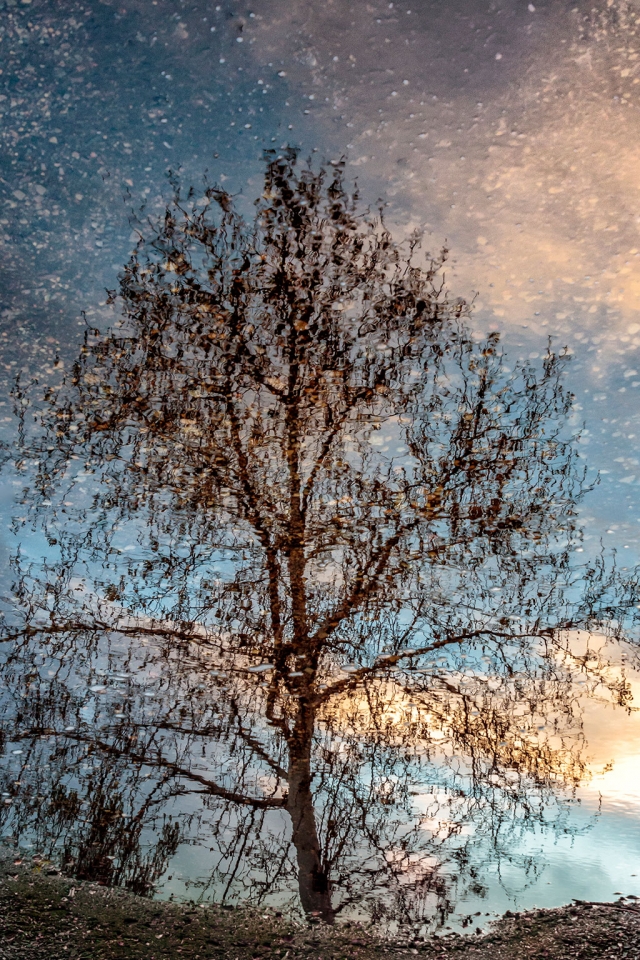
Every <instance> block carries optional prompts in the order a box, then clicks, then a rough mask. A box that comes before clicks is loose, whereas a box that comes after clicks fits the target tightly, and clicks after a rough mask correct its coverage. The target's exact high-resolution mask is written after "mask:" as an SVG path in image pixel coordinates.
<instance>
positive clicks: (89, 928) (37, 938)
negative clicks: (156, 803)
mask: <svg viewBox="0 0 640 960" xmlns="http://www.w3.org/2000/svg"><path fill="white" fill-rule="evenodd" d="M394 956H399V957H400V956H401V957H405V956H406V957H407V958H409V957H411V956H421V957H423V958H424V960H429V958H434V960H436V958H439V960H446V958H448V957H451V958H455V960H538V958H551V960H564V958H566V960H568V958H585V960H586V958H615V960H618V958H620V960H622V958H625V960H640V901H638V904H637V905H636V904H635V903H634V902H633V901H631V900H624V901H623V900H620V901H617V902H616V903H611V904H589V903H578V904H575V905H573V906H570V907H562V908H559V909H557V910H536V911H533V912H530V913H523V914H520V915H511V916H505V917H504V918H502V919H501V920H500V921H498V922H497V923H496V924H494V926H493V927H492V929H491V931H490V932H488V933H485V934H482V935H477V934H472V935H467V936H458V935H454V934H450V935H448V936H439V937H432V938H429V939H427V940H420V941H406V940H405V941H394V942H389V941H381V940H379V939H377V938H376V937H375V936H374V935H372V934H370V933H369V932H368V931H367V929H366V928H365V927H362V926H353V925H352V926H351V927H346V926H341V927H337V928H335V929H328V928H326V927H323V926H322V925H314V926H307V925H296V924H295V923H294V922H293V921H289V920H286V919H285V918H282V917H278V916H276V915H275V914H274V913H273V912H272V911H266V910H263V911H257V910H255V909H251V910H249V909H223V908H220V907H215V906H212V907H205V908H202V907H199V906H197V905H194V904H172V903H160V902H157V901H151V900H145V899H142V898H139V897H136V896H134V895H132V894H129V893H126V892H123V891H120V890H110V889H107V888H104V887H100V886H97V885H95V884H91V883H79V882H77V881H72V880H69V879H68V878H64V877H62V876H59V875H57V874H56V873H55V872H54V871H53V869H52V868H50V866H49V865H47V864H42V863H36V864H34V863H33V862H28V861H27V862H14V860H13V859H12V858H10V859H7V858H4V859H0V960H59V958H65V960H66V958H69V960H112V958H113V960H116V958H128V960H138V958H144V960H217V958H220V960H318V958H323V960H324V958H327V960H374V958H375V960H382V958H384V957H389V958H392V957H394Z"/></svg>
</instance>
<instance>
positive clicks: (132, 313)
mask: <svg viewBox="0 0 640 960" xmlns="http://www.w3.org/2000/svg"><path fill="white" fill-rule="evenodd" d="M147 234H148V235H147V238H146V239H145V240H144V241H141V242H140V244H139V246H138V249H137V252H136V253H135V255H134V256H133V257H132V259H131V261H130V262H129V264H128V265H127V267H126V268H125V270H124V273H123V275H122V278H121V284H120V291H119V294H118V296H117V297H115V295H114V299H116V300H117V302H118V303H119V304H120V305H121V308H122V319H121V321H120V322H119V323H117V324H116V325H115V327H114V328H113V329H111V330H109V331H107V332H106V333H101V332H100V331H99V330H94V329H89V330H88V331H87V336H86V340H85V344H84V346H83V348H82V352H81V355H80V357H79V359H78V360H77V362H76V364H75V366H74V367H73V370H72V372H71V374H69V375H68V376H67V378H66V380H65V382H64V383H62V385H60V386H58V387H56V388H53V387H51V388H50V389H49V390H48V391H47V393H46V396H45V398H44V400H43V401H42V402H40V404H39V405H38V404H37V403H36V404H35V406H29V405H28V404H26V402H25V403H23V402H22V401H26V397H23V396H22V394H21V393H20V392H19V393H18V397H17V399H18V400H19V401H20V404H21V409H22V410H23V411H26V413H25V414H24V417H23V421H22V431H21V444H22V447H21V450H20V456H21V458H22V460H21V463H20V464H19V466H20V468H21V469H23V470H24V471H25V472H27V473H29V471H32V472H31V474H30V476H31V478H32V479H31V481H29V483H30V485H29V487H28V492H27V493H25V496H24V500H27V501H28V502H29V503H30V504H31V507H32V512H33V516H34V518H35V523H36V525H37V528H38V529H39V530H41V531H42V532H43V534H44V535H46V538H47V540H48V544H49V548H48V551H47V556H46V559H45V560H44V561H43V562H42V563H41V564H35V563H33V564H31V565H29V564H28V563H27V562H26V561H25V560H24V558H23V559H22V560H20V559H17V560H16V564H15V601H14V603H13V604H12V606H11V607H10V610H9V612H8V613H7V617H6V624H5V639H6V643H5V648H6V651H7V652H6V654H5V659H4V666H3V670H4V682H5V689H6V696H5V698H4V702H3V715H2V716H3V719H2V726H3V731H4V737H5V751H6V754H7V757H8V761H7V764H6V766H5V768H4V769H5V775H6V778H7V780H6V782H7V788H6V789H7V792H8V793H9V794H11V797H13V802H11V803H7V804H6V805H5V806H6V811H5V818H6V824H5V828H6V830H7V831H9V833H11V834H12V835H13V836H14V837H26V836H31V837H32V838H35V842H36V845H37V846H38V847H39V848H40V849H42V850H52V849H56V850H58V851H61V852H62V855H63V856H64V858H66V862H67V863H68V865H69V866H70V867H73V868H74V869H75V870H76V871H77V873H78V874H79V875H81V876H85V877H88V876H90V877H95V878H97V879H100V880H102V881H103V882H108V883H123V884H125V885H128V886H131V887H133V888H134V889H137V890H141V891H146V890H149V889H151V888H152V887H153V884H154V882H156V881H157V879H158V877H159V876H160V875H161V874H162V872H163V870H164V869H165V866H166V863H167V861H168V859H169V858H170V857H171V855H172V854H173V853H175V851H176V850H177V849H178V846H179V845H180V843H181V842H182V841H184V840H185V839H191V840H194V839H195V838H196V837H203V836H204V837H206V839H207V840H208V842H209V843H210V844H211V882H212V883H213V884H214V885H215V890H216V895H217V896H218V897H222V896H224V897H234V896H237V895H245V896H251V897H253V898H254V899H261V898H269V897H273V896H275V895H276V894H277V893H278V892H279V891H283V890H291V889H292V887H291V883H292V881H293V880H295V881H297V890H298V893H299V900H300V903H301V905H302V907H303V909H304V911H305V912H306V913H307V914H308V915H314V916H319V917H321V918H323V919H324V920H326V921H332V920H333V919H334V918H335V917H336V915H337V914H338V913H340V912H341V911H342V912H344V911H345V910H346V909H347V908H354V905H355V907H357V908H358V909H359V910H362V911H365V912H368V913H369V914H370V915H373V916H379V917H381V916H386V917H388V918H393V919H395V920H398V921H408V920H411V921H419V920H420V918H421V917H424V916H429V915H431V914H433V913H434V911H435V909H436V908H438V909H439V910H440V911H441V912H444V913H446V911H447V909H449V907H450V904H451V898H452V896H453V892H454V890H455V886H456V884H464V883H471V884H478V883H480V882H481V878H480V877H479V875H478V869H479V868H478V862H477V861H478V859H479V857H478V851H479V850H481V849H482V848H483V845H484V847H485V848H486V850H487V853H489V851H493V852H492V854H491V855H492V856H497V855H505V856H508V855H509V841H510V837H511V834H512V832H513V831H518V830H520V829H522V828H523V826H524V827H526V824H527V823H530V822H532V821H534V822H540V821H544V820H545V817H546V812H545V811H546V798H547V797H548V795H549V794H550V791H551V790H552V788H553V787H554V786H558V785H560V786H563V785H573V784H577V783H578V782H579V781H580V779H581V778H582V776H583V775H584V773H585V765H584V758H583V749H582V740H581V733H580V716H579V708H578V705H577V704H578V700H577V694H576V687H575V686H574V684H573V682H572V681H573V680H576V679H578V678H581V679H582V680H583V681H586V687H587V689H589V690H590V691H591V692H592V693H593V694H594V695H595V694H597V693H599V692H601V693H602V695H603V696H608V697H613V698H614V699H615V700H616V701H617V702H618V703H621V704H622V705H624V704H625V703H627V702H628V699H629V689H628V686H627V684H626V681H625V679H624V676H623V675H622V674H620V673H619V672H614V671H612V670H611V669H610V668H609V666H608V665H607V661H606V656H605V655H604V653H602V652H601V653H600V654H598V653H595V652H594V651H590V652H589V651H588V652H587V653H584V651H583V652H582V653H577V652H576V647H575V645H572V637H573V635H574V632H575V630H576V629H577V628H582V629H586V630H593V631H596V632H598V633H599V634H600V635H604V636H606V637H609V638H610V639H612V640H615V639H617V638H618V637H619V636H620V635H621V631H622V626H621V624H622V623H623V614H625V615H626V614H627V613H629V611H630V609H631V603H632V600H633V597H634V584H633V583H629V582H628V581H627V583H626V584H623V583H621V582H620V581H619V580H618V579H617V577H616V576H615V575H614V574H613V573H611V572H608V571H607V569H606V567H605V565H604V564H603V563H602V562H600V561H597V562H594V563H591V564H584V563H583V564H582V565H579V564H578V563H576V557H575V550H576V548H577V547H578V546H579V543H580V540H581V533H580V529H579V526H578V523H577V506H578V503H579V501H580V500H581V498H582V496H583V494H584V492H585V486H584V476H583V472H582V468H581V466H580V464H579V462H578V460H577V455H576V453H575V450H574V446H573V443H572V438H571V437H570V436H569V434H568V433H567V427H566V418H567V414H568V412H569V409H570V406H571V400H572V398H571V396H570V395H569V394H568V393H567V392H566V391H565V390H564V388H563V386H562V370H563V366H564V363H565V358H564V356H563V355H557V354H555V353H554V352H552V350H551V349H549V351H548V353H547V354H546V356H545V357H544V359H543V361H542V365H541V367H540V369H534V368H533V367H531V366H530V365H528V364H518V365H516V366H515V368H514V369H509V368H508V367H507V366H506V363H505V359H504V357H503V355H502V352H501V350H500V347H499V344H498V338H497V336H490V337H489V338H488V339H486V340H483V341H477V340H474V339H473V338H472V336H471V335H470V333H469V330H468V325H467V322H468V317H469V309H468V307H467V305H466V304H465V303H464V302H462V301H460V300H452V299H450V298H449V297H448V295H447V293H446V291H445V289H444V286H443V283H442V281H441V279H440V278H441V275H442V274H441V268H442V264H443V259H442V258H441V259H438V260H436V261H429V260H427V261H426V262H425V265H424V266H422V267H420V266H418V265H417V258H418V252H419V243H418V239H417V238H414V239H413V240H412V241H411V242H410V243H409V244H408V245H407V246H406V247H402V246H399V245H398V244H397V243H395V242H394V241H393V240H392V238H391V236H390V235H389V233H388V232H387V230H386V229H385V226H384V223H383V222H382V220H381V219H380V218H378V217H374V216H373V215H370V214H361V213H359V212H358V210H357V200H356V198H353V197H352V196H350V195H349V193H348V192H347V190H346V189H345V187H344V185H343V179H342V170H341V167H340V166H334V167H333V168H328V169H327V170H322V171H320V172H319V173H315V172H313V171H312V170H311V169H309V168H302V169H301V168H300V167H299V166H298V165H297V162H296V158H295V156H294V155H293V154H292V153H291V154H288V155H286V156H284V157H275V156H269V157H267V167H266V176H265V188H264V192H263V195H262V197H261V198H260V200H259V201H258V203H257V212H256V217H255V222H254V224H253V225H248V224H247V223H245V222H244V221H243V220H242V219H241V218H240V216H239V215H238V214H237V212H236V211H235V209H234V203H233V199H232V198H231V197H230V196H228V195H227V194H226V193H224V192H223V191H222V190H219V189H217V188H208V189H207V190H206V202H203V201H199V202H197V203H194V202H193V201H192V198H191V196H190V197H188V198H187V199H186V200H184V199H182V198H181V197H180V194H179V191H177V192H176V196H175V199H174V201H173V203H172V204H171V205H170V206H169V207H168V209H167V211H166V216H165V218H164V219H163V220H162V221H161V222H158V223H155V224H152V225H150V227H149V228H148V229H147ZM34 411H35V414H36V420H37V427H36V433H35V434H34V432H33V430H32V429H31V428H30V426H29V424H30V423H32V422H33V421H32V413H33V412H34ZM34 461H35V463H34ZM34 477H35V479H34ZM602 650H603V651H604V652H605V653H606V645H605V646H604V647H603V648H602ZM580 689H581V690H584V689H585V686H583V687H581V688H580ZM17 751H22V752H17ZM11 797H9V798H8V799H9V800H11ZM554 816H557V811H555V812H554ZM470 845H472V846H473V848H474V850H475V853H474V855H473V856H471V855H470ZM145 850H146V851H147V853H145V852H144V851H145ZM533 866H534V867H535V864H533Z"/></svg>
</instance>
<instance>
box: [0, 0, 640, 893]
mask: <svg viewBox="0 0 640 960" xmlns="http://www.w3.org/2000/svg"><path fill="white" fill-rule="evenodd" d="M639 26H640V4H638V3H637V2H631V0H629V2H627V0H616V2H614V3H612V4H607V3H605V2H597V3H595V4H594V3H593V2H591V0H590V2H588V3H587V2H584V3H578V4H576V5H574V6H570V5H560V4H555V3H538V2H535V3H531V4H528V3H526V2H524V0H520V2H517V3H516V2H513V0H505V2H502V3H497V2H496V3H490V2H486V3H483V4H479V3H476V2H471V0H456V2H447V3H444V2H435V3H427V2H420V3H413V2H412V0H407V2H403V3H388V2H370V3H362V4H357V5H356V4H353V3H351V2H347V0H341V2H337V0H336V2H326V3H323V4H321V5H320V4H316V5H310V4H307V3H301V2H283V0H270V2H268V3H267V2H265V0H257V2H255V3H253V4H249V5H248V4H246V3H240V2H239V3H229V2H223V3H220V4H216V3H213V2H211V3H209V2H207V3H205V2H202V0H196V2H191V3H188V4H187V3H179V2H164V0H157V2H156V0H144V2H142V0H138V2H127V0H116V2H113V3H107V2H98V0H96V2H95V3H91V4H87V3H75V2H71V0H70V2H68V3H65V4H64V10H63V11H61V10H60V9H56V7H55V5H53V4H51V3H49V2H46V0H31V2H24V0H22V2H20V0H0V38H1V41H0V61H2V63H1V66H2V70H1V72H0V115H1V117H0V119H1V127H0V143H2V149H1V150H0V203H1V204H2V208H1V210H0V228H1V230H0V243H2V247H1V251H2V258H3V283H2V291H1V293H0V295H1V297H2V303H1V304H0V336H2V338H3V370H2V373H3V375H4V383H5V386H6V385H8V384H9V383H10V382H11V378H12V377H13V376H14V375H15V373H16V371H22V372H23V373H24V374H25V375H26V376H32V375H33V376H39V377H41V378H45V379H46V378H47V377H48V376H51V375H53V373H54V372H55V371H56V370H60V369H62V368H64V365H65V364H67V365H68V364H69V362H70V358H72V357H73V356H74V355H75V352H76V349H77V346H78V344H79V342H80V338H81V336H82V333H83V328H84V323H83V321H82V320H81V319H80V312H81V311H85V312H86V315H87V317H88V318H89V319H90V320H91V321H92V322H96V323H97V324H99V325H101V324H106V323H107V322H109V320H110V319H113V318H114V313H113V308H110V307H109V306H108V305H107V304H106V303H105V300H106V296H105V288H111V287H113V286H115V283H116V278H117V274H118V272H119V271H120V270H121V269H122V265H123V263H124V262H125V260H126V259H127V256H128V254H129V252H130V250H131V248H132V245H133V244H134V242H135V240H136V236H137V235H136V233H135V230H134V229H133V228H132V224H131V223H130V215H131V213H132V212H136V213H138V214H139V211H140V207H141V205H142V204H144V205H145V209H146V210H147V211H149V212H156V211H158V210H159V209H160V208H161V207H162V205H163V201H164V198H166V197H167V196H168V195H169V189H168V185H167V181H166V173H167V171H168V170H169V169H173V170H176V169H181V171H182V173H181V176H182V178H183V180H184V182H186V183H190V182H193V183H196V184H199V183H200V182H201V176H202V173H203V171H204V170H205V169H208V171H209V175H210V177H211V179H213V180H217V181H218V182H219V183H221V184H223V185H224V187H225V188H226V189H228V190H229V191H231V192H234V193H236V192H237V193H241V194H242V197H244V198H246V210H247V211H250V210H251V209H252V207H251V204H252V202H253V199H254V198H255V196H256V195H257V193H258V191H259V189H260V186H261V159H260V158H261V155H262V151H263V149H264V148H265V147H272V146H273V147H275V148H277V149H281V148H283V147H284V146H285V145H287V144H293V145H299V146H300V147H301V149H302V153H303V155H305V154H307V153H312V152H313V151H316V156H317V157H320V158H327V157H328V158H337V157H339V156H343V155H344V156H345V157H346V158H347V166H346V171H347V176H349V177H353V178H357V180H358V184H359V189H360V193H361V196H362V198H363V200H364V201H365V202H368V203H371V204H372V205H375V203H376V201H377V200H378V198H379V197H382V198H383V199H384V201H385V203H386V204H387V206H386V217H387V222H388V224H389V226H390V227H391V228H392V230H393V232H394V234H395V235H397V236H402V235H406V234H408V233H409V232H410V231H411V230H413V229H414V228H416V227H417V228H420V229H424V230H425V232H426V236H427V242H428V246H429V247H430V249H431V250H432V251H433V252H434V253H435V252H437V251H438V250H439V248H440V247H441V246H442V245H443V244H445V243H446V245H447V246H448V248H449V250H450V261H449V266H448V268H447V271H446V275H447V281H448V284H449V286H450V288H451V290H452V293H453V294H454V295H455V296H464V297H466V298H469V299H470V298H472V297H473V296H474V295H476V294H477V296H476V301H475V308H474V324H475V327H476V329H477V331H478V332H483V333H486V332H487V331H489V330H499V331H500V332H501V334H502V336H503V341H504V343H505V346H506V350H507V354H508V356H509V358H510V360H513V361H514V360H515V359H517V358H521V357H522V358H524V357H529V358H531V359H533V360H536V359H539V358H540V357H541V356H542V355H543V354H544V351H545V347H546V339H547V337H549V336H551V337H553V338H554V342H555V343H556V344H558V345H564V344H566V345H568V347H569V348H570V350H571V352H572V353H573V355H574V360H573V362H572V364H571V365H570V369H569V372H568V382H569V385H570V387H571V388H572V390H573V391H574V393H575V395H576V402H575V404H574V414H573V422H574V424H575V425H576V426H578V425H579V424H581V423H582V422H583V421H584V422H585V423H586V429H585V431H584V435H583V438H582V439H581V443H580V450H581V453H582V455H583V456H584V457H585V459H586V462H587V464H588V466H589V470H590V471H591V475H593V476H594V475H595V473H596V472H597V471H599V472H600V475H601V482H600V485H599V486H598V487H597V488H596V490H595V491H594V492H593V494H592V495H591V497H590V498H589V499H588V500H587V501H586V504H585V507H584V508H583V510H584V517H585V523H586V533H587V538H590V540H589V539H588V540H587V543H590V544H591V547H593V546H594V545H597V544H598V543H599V542H600V540H601V539H602V540H603V541H604V543H605V544H606V545H607V546H608V547H615V548H616V549H617V550H618V551H619V555H620V557H621V560H620V562H621V563H622V564H623V565H624V564H627V563H628V564H631V563H633V562H636V561H637V559H638V553H639V552H640V538H639V536H638V530H639V526H638V525H639V524H640V504H638V494H637V491H638V484H640V455H639V454H638V437H639V436H640V411H639V410H638V399H637V398H638V391H639V390H640V356H639V355H638V349H639V348H640V236H639V229H640V203H639V199H640V196H639V194H640V180H639V176H638V170H640V117H639V114H638V103H639V101H638V91H639V90H640V38H639V33H638V32H639ZM241 202H242V201H241ZM1 402H3V403H4V406H2V407H0V420H2V419H3V416H5V417H6V423H7V424H8V425H9V426H10V421H11V418H10V416H9V404H8V403H7V402H6V400H5V398H4V396H3V398H2V401H1ZM2 411H5V413H4V414H3V413H2ZM10 545H11V541H10V540H9V537H8V535H7V534H5V536H4V549H5V550H8V549H9V547H10ZM591 547H587V549H591ZM633 689H634V693H636V694H637V696H636V701H635V702H636V703H638V702H639V697H640V687H639V686H638V684H637V683H634V684H633ZM637 717H638V715H637V714H632V715H631V716H627V715H626V714H622V713H621V711H619V710H617V711H616V710H614V709H613V708H611V707H604V706H602V705H600V706H598V705H593V704H589V705H587V706H586V727H585V733H586V737H587V740H588V742H589V749H590V755H591V758H592V761H593V764H594V769H596V770H597V769H598V768H602V767H603V766H604V765H605V764H607V763H609V762H610V761H611V760H614V761H615V763H614V767H613V769H612V770H611V771H609V772H605V773H599V774H597V775H596V776H595V777H594V779H593V780H592V782H591V784H590V785H588V786H586V787H585V788H584V790H585V792H584V796H583V803H584V805H585V806H586V807H589V808H590V809H595V808H596V806H597V803H598V801H599V791H602V794H603V795H604V797H605V806H604V808H603V809H604V812H603V814H602V816H601V817H600V820H599V821H598V822H599V826H598V827H597V828H596V834H597V830H598V829H600V830H602V831H603V833H602V836H603V837H604V836H606V838H607V839H606V843H608V844H614V843H615V842H617V841H615V839H614V838H615V837H616V836H619V835H620V831H619V830H618V827H617V826H616V827H615V828H614V826H612V824H614V822H615V824H619V823H620V822H624V824H625V828H624V830H627V831H631V833H632V835H633V837H634V838H635V840H634V842H636V843H637V833H636V832H634V831H635V829H636V828H635V823H636V821H635V817H636V815H637V805H638V803H640V799H639V798H640V765H639V764H640V761H638V759H637V743H638V730H639V728H638V722H639V721H638V719H637ZM615 808H617V809H615ZM614 809H615V812H614ZM609 816H611V817H612V818H615V817H618V818H621V819H620V820H615V819H610V820H607V817H609ZM630 823H633V824H634V826H633V827H630V826H629V824H630ZM607 824H608V826H607ZM622 833H624V831H622ZM596 834H594V836H595V835H596ZM625 837H627V838H628V834H625ZM575 842H576V843H578V841H575ZM584 842H585V844H589V843H590V842H592V841H588V840H585V841H584ZM603 842H604V841H603ZM624 843H627V839H625V840H624ZM621 845H622V843H621V842H620V844H619V846H618V847H617V849H621ZM573 849H574V850H575V847H574V848H573ZM577 859H579V858H577ZM554 869H556V872H557V874H558V876H560V875H561V874H562V870H561V866H557V868H555V867H554ZM625 869H626V866H625ZM599 870H600V867H596V868H594V871H593V872H594V875H596V874H597V873H598V871H599ZM541 882H542V881H541ZM547 882H548V881H547V880H544V884H547ZM566 882H567V881H566V878H563V877H561V878H560V879H557V880H554V881H553V882H552V883H551V886H552V888H553V891H554V893H553V897H556V899H555V900H554V899H553V897H552V899H551V900H544V897H543V895H542V894H539V892H537V893H536V896H538V895H539V897H541V898H542V899H538V900H535V901H534V902H536V903H551V902H558V900H557V897H558V896H561V891H562V890H563V888H564V886H565V885H566ZM634 882H635V883H637V881H634ZM594 883H596V881H594ZM596 886H597V883H596ZM596 886H594V887H593V889H594V890H595V889H596ZM574 889H577V888H573V887H572V890H574ZM589 889H591V888H589ZM616 889H618V887H617V885H616ZM598 890H599V891H600V892H598V894H597V895H598V896H602V897H605V898H606V897H607V896H610V895H611V894H612V893H613V890H612V891H611V894H609V893H607V892H606V890H600V888H599V887H598ZM623 892H635V893H637V894H640V889H636V888H633V890H632V888H631V887H630V886H629V884H627V886H626V887H625V888H624V890H623ZM572 895H576V896H580V895H581V894H580V893H579V892H578V893H575V894H573V893H572ZM588 895H589V896H591V895H592V894H591V893H589V894H588ZM593 895H594V896H595V895H596V894H595V893H594V894H593ZM500 902H501V901H500ZM506 902H507V901H505V903H506ZM510 903H511V901H509V904H510ZM499 906H500V903H498V905H497V906H496V909H498V908H499Z"/></svg>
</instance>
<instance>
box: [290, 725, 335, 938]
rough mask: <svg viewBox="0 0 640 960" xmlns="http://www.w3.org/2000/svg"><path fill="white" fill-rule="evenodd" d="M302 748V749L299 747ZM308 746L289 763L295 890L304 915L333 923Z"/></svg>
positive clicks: (292, 757) (303, 747) (329, 887)
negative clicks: (296, 868) (321, 852)
mask: <svg viewBox="0 0 640 960" xmlns="http://www.w3.org/2000/svg"><path fill="white" fill-rule="evenodd" d="M300 746H302V745H300ZM310 746H311V745H310V743H308V744H305V745H304V746H302V749H301V750H300V752H299V753H297V755H292V756H291V759H290V762H289V798H288V801H287V811H288V813H289V816H290V817H291V826H292V837H291V839H292V842H293V845H294V847H295V848H296V855H297V860H298V886H299V891H300V900H301V902H302V907H303V909H304V911H305V913H308V914H314V915H315V916H318V917H320V918H321V919H322V920H324V921H325V922H326V923H333V921H334V919H335V914H334V911H333V907H332V906H331V886H330V883H329V877H328V875H327V870H326V867H325V866H323V864H322V860H321V857H320V844H319V842H318V831H317V828H316V815H315V810H314V806H313V796H312V794H311V765H310Z"/></svg>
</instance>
